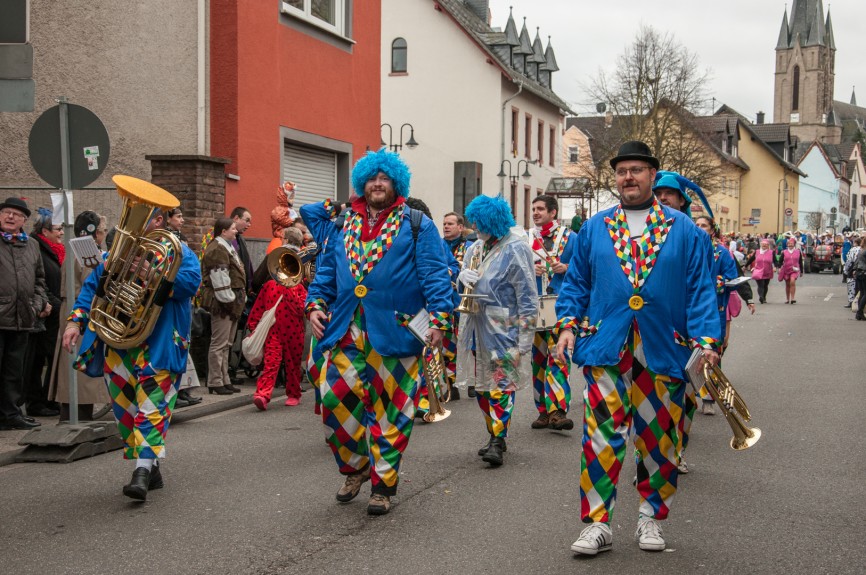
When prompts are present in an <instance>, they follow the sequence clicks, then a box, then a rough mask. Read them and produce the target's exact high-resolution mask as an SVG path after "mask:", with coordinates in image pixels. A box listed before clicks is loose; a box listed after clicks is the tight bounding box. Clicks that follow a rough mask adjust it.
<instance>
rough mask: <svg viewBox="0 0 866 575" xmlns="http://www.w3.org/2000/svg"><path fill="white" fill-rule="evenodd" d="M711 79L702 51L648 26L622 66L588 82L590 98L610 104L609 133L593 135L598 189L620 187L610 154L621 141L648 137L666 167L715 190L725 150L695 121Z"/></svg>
mask: <svg viewBox="0 0 866 575" xmlns="http://www.w3.org/2000/svg"><path fill="white" fill-rule="evenodd" d="M708 81H709V72H707V71H701V69H700V65H699V61H698V57H697V56H696V55H695V54H692V53H691V52H689V51H688V50H687V49H686V48H685V47H684V46H683V45H682V44H680V42H679V41H678V40H676V38H675V37H674V36H673V35H671V34H668V33H665V34H660V33H659V32H657V31H656V30H655V29H653V28H652V27H651V26H642V27H641V28H640V30H639V31H638V33H637V35H636V37H635V39H634V41H633V42H632V43H631V44H630V45H629V46H628V47H627V48H626V49H625V51H624V52H623V53H622V54H621V55H620V56H619V57H618V58H617V61H616V70H615V71H614V72H613V73H605V72H604V71H600V72H599V74H598V76H597V77H596V78H594V79H593V80H592V81H591V83H590V84H589V86H585V91H586V93H587V94H588V97H589V99H590V101H594V102H603V103H604V104H605V106H606V107H607V110H608V114H607V119H606V125H605V129H604V136H603V137H602V138H598V139H596V140H594V141H593V145H594V146H598V149H597V150H594V153H593V158H594V161H593V164H594V165H593V167H592V168H593V169H592V170H591V171H593V172H594V174H593V177H594V179H595V184H596V185H597V189H608V190H613V189H615V187H614V185H613V184H614V178H613V171H612V170H611V169H610V166H609V165H608V160H609V159H610V158H612V157H613V156H615V155H616V151H617V149H618V148H619V146H620V144H622V143H623V142H625V141H628V140H642V141H644V142H646V143H647V144H648V145H649V146H650V148H651V149H652V150H653V152H654V153H655V154H656V156H657V157H658V159H659V161H660V162H661V164H662V168H664V169H666V170H672V171H676V172H680V173H682V174H683V175H684V176H686V177H688V178H690V179H691V180H693V181H695V182H696V183H697V184H698V185H700V186H701V187H702V188H705V191H706V192H707V193H708V195H713V192H714V191H715V189H716V188H718V185H719V178H720V162H721V155H720V154H719V151H718V150H717V149H715V147H714V146H713V144H712V143H711V142H710V140H709V139H708V138H707V137H706V136H705V135H704V134H703V133H702V132H701V130H700V129H699V128H698V127H697V126H696V125H695V124H694V123H693V119H694V118H695V116H696V115H697V114H698V113H699V112H700V109H701V106H702V105H704V102H706V93H705V89H704V87H705V86H706V85H707V84H708ZM588 171H590V170H588Z"/></svg>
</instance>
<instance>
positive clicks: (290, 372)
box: [255, 328, 304, 401]
mask: <svg viewBox="0 0 866 575" xmlns="http://www.w3.org/2000/svg"><path fill="white" fill-rule="evenodd" d="M271 329H272V330H273V328H271ZM303 352H304V334H303V332H301V333H291V334H290V333H285V334H283V335H282V336H279V335H276V334H274V332H273V331H272V332H271V333H270V334H268V337H267V339H265V350H264V368H263V369H262V374H261V375H260V376H259V379H258V381H257V382H256V393H255V395H258V396H261V397H264V398H265V400H266V401H270V400H271V395H272V394H273V392H274V385H275V384H276V381H277V373H279V371H280V365H281V364H282V365H284V366H285V368H286V396H287V397H295V398H298V399H300V397H301V354H302V353H303Z"/></svg>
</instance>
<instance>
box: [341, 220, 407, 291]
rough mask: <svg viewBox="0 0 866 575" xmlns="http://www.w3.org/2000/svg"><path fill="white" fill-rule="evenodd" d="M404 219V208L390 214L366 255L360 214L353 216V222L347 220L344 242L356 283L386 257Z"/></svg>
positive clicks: (344, 229)
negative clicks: (362, 240) (362, 241)
mask: <svg viewBox="0 0 866 575" xmlns="http://www.w3.org/2000/svg"><path fill="white" fill-rule="evenodd" d="M402 218H403V208H398V209H395V210H393V211H392V212H391V213H389V214H388V216H387V219H386V220H385V223H384V224H383V225H382V231H380V232H379V235H378V236H376V239H374V240H373V241H372V242H371V244H370V249H369V250H368V251H367V253H366V254H365V253H364V247H363V245H362V243H361V226H362V225H363V223H362V219H361V216H360V214H353V215H352V218H351V221H350V219H349V218H347V219H346V222H345V223H344V224H343V234H344V236H343V242H344V246H345V248H346V257H347V258H348V259H349V268H350V269H351V271H352V276H353V277H354V278H355V281H357V282H359V283H360V282H361V281H363V279H364V278H365V277H366V276H367V274H369V273H370V272H371V271H373V268H374V267H375V266H376V264H377V263H379V261H381V259H382V258H383V257H385V254H386V253H387V252H388V250H389V249H390V248H391V245H392V244H393V243H394V239H395V238H396V237H397V233H398V232H399V231H400V222H401V221H402Z"/></svg>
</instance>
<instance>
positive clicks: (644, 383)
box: [580, 327, 686, 523]
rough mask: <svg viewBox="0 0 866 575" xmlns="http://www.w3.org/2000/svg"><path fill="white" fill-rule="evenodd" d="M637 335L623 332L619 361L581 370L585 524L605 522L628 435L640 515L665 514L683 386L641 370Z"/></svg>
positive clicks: (642, 360)
mask: <svg viewBox="0 0 866 575" xmlns="http://www.w3.org/2000/svg"><path fill="white" fill-rule="evenodd" d="M645 364H646V360H645V358H644V355H643V347H642V345H641V341H640V334H639V332H638V331H637V329H636V327H635V328H633V329H632V330H631V332H630V333H629V338H628V341H627V342H626V346H625V348H624V350H623V353H622V357H621V359H620V362H619V363H618V364H617V365H611V366H585V367H584V368H583V375H584V378H585V379H586V390H585V391H584V396H583V397H584V408H585V412H584V424H583V452H582V454H581V460H580V515H581V519H582V520H583V521H584V522H586V523H592V522H609V521H610V519H611V515H612V514H613V508H614V505H615V503H616V486H617V482H618V480H619V474H620V471H621V469H622V463H623V460H624V457H625V455H626V450H627V445H628V439H629V435H630V434H633V436H634V443H635V449H636V452H637V453H636V460H637V490H638V494H639V495H640V513H642V514H643V515H645V516H648V517H655V518H656V519H665V518H666V517H667V515H668V511H669V509H670V505H671V502H672V500H673V496H674V493H675V492H676V488H677V444H678V442H679V436H680V434H679V426H680V419H681V418H682V412H683V402H684V399H685V398H684V396H685V387H686V383H685V382H683V381H682V380H679V379H676V378H672V377H668V376H665V375H658V374H655V373H653V372H651V371H650V370H649V369H647V368H646V366H645Z"/></svg>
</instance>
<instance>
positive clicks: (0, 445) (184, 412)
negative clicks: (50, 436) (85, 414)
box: [0, 378, 276, 467]
mask: <svg viewBox="0 0 866 575" xmlns="http://www.w3.org/2000/svg"><path fill="white" fill-rule="evenodd" d="M239 382H240V383H239V385H237V387H239V388H240V390H241V391H240V393H234V394H232V395H211V394H210V393H208V392H207V388H205V387H198V388H193V389H192V390H190V394H191V395H192V396H193V397H200V398H201V399H202V401H201V403H198V404H196V405H191V406H189V407H182V408H180V409H175V411H174V413H172V417H171V423H172V425H177V424H178V423H183V422H184V421H189V420H192V419H197V418H199V417H205V416H207V415H213V414H214V413H219V412H221V411H227V410H229V409H235V408H237V407H242V406H244V405H250V406H251V405H252V402H253V400H252V396H253V391H255V389H256V385H255V380H254V379H249V378H242V379H240V380H239ZM275 395H276V394H275ZM36 419H37V421H39V422H40V423H42V426H43V427H47V426H53V425H57V424H58V419H57V418H56V417H37V418H36ZM100 421H114V418H113V417H112V415H111V413H109V414H107V415H106V416H105V417H103V418H102V419H101V420H100ZM28 432H29V431H28V430H13V431H0V467H2V466H4V465H10V464H12V463H15V457H16V456H17V455H18V454H19V453H21V452H22V451H24V449H25V446H23V445H18V442H19V441H20V440H21V438H22V437H24V436H25V435H27V433H28Z"/></svg>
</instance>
